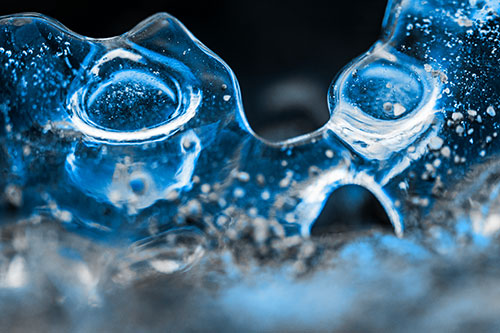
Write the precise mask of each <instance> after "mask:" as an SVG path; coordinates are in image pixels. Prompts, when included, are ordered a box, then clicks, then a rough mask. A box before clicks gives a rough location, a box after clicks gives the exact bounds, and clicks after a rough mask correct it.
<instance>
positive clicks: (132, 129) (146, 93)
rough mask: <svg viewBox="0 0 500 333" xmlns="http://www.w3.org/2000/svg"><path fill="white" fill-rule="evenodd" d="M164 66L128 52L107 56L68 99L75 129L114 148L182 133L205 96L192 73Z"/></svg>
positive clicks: (173, 64)
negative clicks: (178, 132) (182, 128)
mask: <svg viewBox="0 0 500 333" xmlns="http://www.w3.org/2000/svg"><path fill="white" fill-rule="evenodd" d="M141 51H142V50H141ZM163 60H164V61H163V62H157V61H155V59H150V58H148V53H147V52H146V53H145V54H144V51H143V53H138V52H137V51H135V50H133V49H130V50H128V49H125V48H118V49H113V50H111V51H109V52H107V53H105V54H104V55H103V56H102V57H101V58H100V59H98V60H96V61H95V63H94V65H93V66H92V68H89V69H88V70H87V75H85V76H84V80H83V82H80V81H77V82H76V83H75V86H76V87H77V89H76V90H75V91H74V92H73V93H72V94H70V96H69V100H68V105H69V108H70V113H71V119H72V122H73V124H74V125H75V126H76V127H77V128H78V129H79V130H80V131H82V132H83V133H84V134H85V135H87V136H88V137H89V138H90V139H91V140H96V141H105V142H106V143H109V144H113V143H114V144H130V143H138V144H142V143H145V142H150V141H155V140H161V139H164V138H166V137H168V136H170V135H172V134H173V133H175V132H176V131H178V130H179V129H180V128H181V127H182V125H184V124H186V123H187V122H188V121H189V120H190V119H191V118H193V117H194V115H195V113H196V109H197V108H198V106H199V103H200V100H201V92H200V90H199V89H198V88H197V87H196V79H195V78H194V76H193V75H192V73H191V71H190V70H189V68H187V67H186V66H185V65H184V64H182V63H181V62H179V61H177V60H175V59H173V58H167V57H164V59H163Z"/></svg>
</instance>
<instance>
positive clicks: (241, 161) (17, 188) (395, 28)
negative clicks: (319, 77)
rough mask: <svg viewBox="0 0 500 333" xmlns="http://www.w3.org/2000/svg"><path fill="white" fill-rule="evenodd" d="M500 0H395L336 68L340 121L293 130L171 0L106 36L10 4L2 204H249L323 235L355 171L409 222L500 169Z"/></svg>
mask: <svg viewBox="0 0 500 333" xmlns="http://www.w3.org/2000/svg"><path fill="white" fill-rule="evenodd" d="M499 7H500V5H498V3H497V1H451V0H431V1H425V2H423V1H419V2H417V1H407V0H401V1H392V2H391V3H390V4H389V6H388V10H387V14H386V18H385V23H384V35H383V37H382V39H381V40H380V41H379V42H377V43H376V44H375V46H374V47H373V48H372V49H371V50H370V51H368V52H367V53H366V54H364V55H363V56H361V57H360V58H358V59H357V60H355V61H354V62H353V63H352V64H351V65H350V66H349V67H347V68H346V69H345V70H344V71H343V73H341V75H340V76H339V77H338V79H337V80H336V82H335V83H334V84H333V85H332V87H331V89H330V91H329V103H330V111H331V112H330V113H331V118H330V121H329V122H328V123H327V124H326V125H325V126H324V127H323V128H321V129H320V130H318V131H316V132H314V133H310V134H308V135H305V136H301V137H298V138H294V139H292V140H288V141H285V142H279V143H272V142H267V141H265V140H262V139H261V138H258V137H257V136H256V135H255V134H254V133H253V131H252V130H251V128H250V127H249V125H248V123H247V121H246V119H245V116H244V113H243V108H242V105H241V100H240V92H239V87H238V84H237V81H236V79H235V77H234V75H233V73H232V72H231V70H230V69H229V68H228V66H227V65H225V64H224V63H223V62H222V60H220V59H219V58H218V57H217V56H216V55H214V54H213V53H212V52H211V51H209V50H208V49H207V48H206V47H205V46H204V45H202V44H201V43H200V42H199V41H197V40H196V39H195V38H194V37H193V36H192V35H191V34H190V33H189V32H188V31H187V30H186V29H185V28H184V27H183V26H182V25H181V24H180V23H179V22H178V21H177V20H175V19H174V18H172V17H171V16H169V15H167V14H158V15H155V16H153V17H151V18H150V19H148V20H146V21H144V22H143V23H141V24H140V25H139V26H137V27H136V28H134V29H133V30H132V31H130V32H128V33H127V34H124V35H122V36H119V37H115V38H109V39H102V40H99V39H91V38H86V37H82V36H79V35H77V34H75V33H73V32H71V31H69V30H68V29H66V28H65V27H63V26H62V25H60V24H59V23H57V22H55V21H52V20H49V19H47V18H45V17H43V16H40V15H36V14H23V15H16V16H10V17H3V18H1V19H0V65H1V66H0V78H1V80H0V110H1V111H2V117H1V118H0V122H2V123H1V125H0V146H1V149H2V154H1V155H0V166H1V168H2V173H3V175H4V177H2V178H1V179H0V186H1V187H2V189H3V191H4V194H5V195H4V198H3V201H4V203H5V206H6V205H7V204H8V205H10V206H13V207H15V209H14V210H6V209H3V210H2V214H4V215H5V217H6V218H8V217H11V216H12V213H13V214H14V215H15V216H30V215H32V214H48V215H50V216H51V217H55V218H57V219H58V220H60V221H61V222H64V223H66V224H67V225H68V226H69V227H75V228H79V227H83V230H86V231H95V232H103V233H105V234H108V235H119V236H120V237H121V236H123V235H125V236H127V237H131V238H144V237H146V236H148V235H151V234H152V235H155V234H158V233H160V232H162V231H163V230H169V229H171V228H175V227H179V226H181V225H184V224H191V225H193V224H194V225H195V226H196V227H197V228H201V229H205V230H210V229H212V228H217V227H224V226H226V225H228V224H232V223H240V222H243V221H244V220H246V219H254V220H256V219H262V220H263V221H266V223H269V224H271V225H272V224H273V223H275V222H279V223H280V224H282V225H284V226H285V229H286V230H287V231H288V232H289V233H294V232H300V233H302V234H305V235H307V234H308V232H309V230H310V228H311V226H312V224H313V223H314V221H315V219H316V218H317V216H318V215H319V213H320V212H321V210H322V208H323V206H324V204H325V202H326V199H327V198H328V196H329V195H330V193H332V192H333V191H334V190H335V189H337V188H339V187H340V186H343V185H348V184H357V185H361V186H364V187H366V188H367V189H368V190H370V191H371V192H373V194H374V195H375V196H376V197H377V198H378V199H379V200H380V202H381V204H382V205H383V206H384V208H385V209H386V211H387V213H388V215H389V217H390V219H391V222H392V223H393V225H394V228H395V231H396V233H397V234H398V235H402V233H403V231H404V229H405V228H408V227H415V226H418V224H419V223H421V221H423V218H425V217H426V216H428V214H430V213H435V212H436V209H437V210H439V207H440V205H439V202H440V201H443V202H450V201H451V200H454V199H455V198H454V196H455V195H454V193H463V191H462V188H463V186H465V185H464V184H465V182H464V178H466V177H467V179H470V180H471V182H477V183H478V184H484V183H488V184H489V185H490V186H492V187H494V185H492V184H497V183H498V180H496V179H497V178H498V177H496V176H495V175H497V174H498V172H497V171H496V168H494V167H491V166H492V165H494V164H495V162H496V161H497V160H498V153H499V151H500V146H499V143H498V140H497V127H498V121H497V116H498V113H497V111H496V110H497V109H500V102H499V101H500V99H499V97H500V96H499V93H500V81H499V78H500V72H499V71H500V70H499V66H498V64H499V60H500V56H499V54H498V52H499V49H500V40H499V36H500V27H499V24H500V19H499V10H500V8H499ZM491 192H492V193H496V192H495V191H493V190H492V191H491ZM485 201H486V202H487V201H488V200H485ZM484 207H486V206H484ZM479 219H481V217H480V218H479ZM478 223H483V222H478ZM490 228H491V226H490Z"/></svg>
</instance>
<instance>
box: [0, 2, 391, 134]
mask: <svg viewBox="0 0 500 333" xmlns="http://www.w3.org/2000/svg"><path fill="white" fill-rule="evenodd" d="M385 6H386V0H351V1H339V0H337V1H332V0H330V1H325V0H308V1H297V0H288V1H262V0H260V1H245V2H238V1H230V0H225V1H189V0H184V1H179V0H177V1H168V0H165V1H154V2H151V1H144V0H136V1H134V2H131V3H127V1H121V2H109V1H108V2H106V1H84V0H66V1H55V0H38V1H33V0H31V1H22V0H17V1H16V0H8V1H6V0H4V1H1V2H0V15H7V14H13V13H19V12H27V11H34V12H39V13H42V14H45V15H48V16H51V17H53V18H55V19H57V20H58V21H60V22H61V23H62V24H64V25H66V26H67V27H68V28H70V29H72V30H74V31H76V32H78V33H80V34H82V35H86V36H90V37H111V36H114V35H119V34H122V33H124V32H126V31H127V30H129V29H131V28H132V27H134V26H135V25H136V24H137V23H139V22H140V21H141V20H143V19H145V18H147V17H148V16H150V15H152V14H154V13H157V12H161V11H164V12H168V13H170V14H172V15H174V16H175V17H177V18H178V19H179V20H180V21H181V22H183V23H184V24H185V25H186V27H187V28H188V29H189V30H191V32H192V33H193V34H194V35H195V36H196V37H197V38H198V39H199V40H201V41H202V42H203V43H204V44H205V45H207V46H208V47H209V48H210V49H211V50H212V51H214V52H215V53H217V54H218V55H219V56H220V57H221V58H222V59H224V60H225V61H226V62H227V63H228V64H229V66H230V67H231V68H232V69H233V71H234V72H235V73H236V76H237V78H238V80H239V82H240V85H241V89H242V95H243V103H244V106H245V110H246V114H247V117H248V119H249V121H250V124H251V125H252V127H253V128H254V130H256V131H257V133H259V134H261V135H262V136H264V137H267V138H270V139H283V138H287V137H290V136H294V135H297V134H302V133H305V132H308V131H311V130H314V129H316V128H318V127H320V126H321V125H322V124H323V123H324V122H326V121H327V120H328V111H327V110H328V109H327V104H326V95H327V89H328V86H329V85H330V83H331V81H332V80H333V78H334V77H335V76H336V74H337V72H338V71H339V70H341V69H342V67H344V66H345V65H347V64H348V63H349V62H350V61H351V60H352V59H353V58H355V57H357V56H358V55H360V54H362V53H363V52H365V51H366V50H367V49H368V48H369V47H370V46H371V44H373V42H374V41H376V40H377V38H378V36H379V35H380V27H381V24H382V19H383V15H384V11H385Z"/></svg>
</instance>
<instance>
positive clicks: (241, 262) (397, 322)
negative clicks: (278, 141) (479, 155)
mask: <svg viewBox="0 0 500 333" xmlns="http://www.w3.org/2000/svg"><path fill="white" fill-rule="evenodd" d="M0 237H1V239H2V245H1V254H0V255H1V256H0V270H1V271H0V272H1V273H0V274H1V275H0V286H1V288H0V299H1V303H0V304H1V305H0V306H1V311H0V327H2V330H3V331H5V332H35V331H37V332H40V331H45V332H68V331H73V332H103V331H105V332H139V331H148V332H165V331H215V330H217V331H224V332H226V331H227V332H231V331H290V332H294V331H296V332H302V331H305V330H315V331H364V332H366V331H388V330H390V331H401V332H422V331H454V332H462V331H463V332H466V331H471V330H474V331H481V332H490V331H491V332H493V331H498V329H499V328H500V317H499V316H498V314H499V313H500V302H499V301H498V300H499V299H500V298H499V297H500V284H499V283H498V281H499V279H500V265H499V264H500V252H499V242H498V240H496V239H495V238H494V237H488V238H486V237H482V236H478V235H477V234H475V233H474V232H473V231H472V230H471V229H468V228H466V227H463V226H461V227H456V228H455V230H453V231H451V229H450V228H449V227H445V226H436V225H433V226H431V227H428V228H425V229H424V230H423V231H422V232H418V233H413V234H412V235H408V236H407V237H406V238H404V239H399V238H397V237H395V236H394V235H392V234H391V232H390V231H389V232H387V231H385V230H382V229H377V228H373V229H372V230H365V231H358V232H355V231H353V232H342V233H336V234H330V235H328V234H327V235H323V236H320V237H313V238H311V239H309V240H306V239H301V238H297V237H291V238H290V237H289V238H284V237H283V233H282V230H281V227H280V226H279V225H273V226H267V225H266V223H263V221H259V220H255V221H248V222H244V223H239V224H237V225H235V227H233V228H232V229H230V230H228V231H227V232H226V233H212V234H211V235H209V236H206V237H202V236H200V235H199V234H197V233H195V232H192V231H190V230H185V231H184V232H169V233H166V234H164V235H162V236H159V237H158V238H156V239H152V240H149V241H144V242H141V244H135V245H134V246H132V247H125V246H122V245H119V244H116V245H114V246H112V247H111V246H109V245H104V244H99V243H96V242H94V241H92V240H91V239H89V238H84V237H81V236H78V235H77V234H74V233H70V232H68V231H66V230H65V229H63V228H62V227H60V225H58V224H56V223H52V222H51V221H46V220H43V219H42V218H33V219H31V220H30V221H23V222H21V223H18V224H15V225H10V226H4V227H2V229H1V232H0Z"/></svg>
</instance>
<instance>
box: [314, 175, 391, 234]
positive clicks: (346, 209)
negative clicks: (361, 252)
mask: <svg viewBox="0 0 500 333" xmlns="http://www.w3.org/2000/svg"><path fill="white" fill-rule="evenodd" d="M372 230H376V231H382V232H386V233H392V232H394V229H393V227H392V224H391V222H390V220H389V217H388V216H387V214H386V212H385V210H384V208H383V207H382V205H381V204H380V202H379V201H378V200H377V198H375V196H374V195H373V194H372V193H371V192H370V191H368V190H367V189H365V188H363V187H361V186H357V185H348V186H344V187H341V188H339V189H337V190H336V191H334V192H333V193H332V194H331V195H330V198H329V199H328V201H327V202H326V205H325V207H324V208H323V211H322V212H321V214H320V216H319V217H318V219H317V220H316V223H315V224H314V225H313V227H312V229H311V235H313V236H323V235H330V234H339V233H347V232H353V231H355V232H357V231H372Z"/></svg>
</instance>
